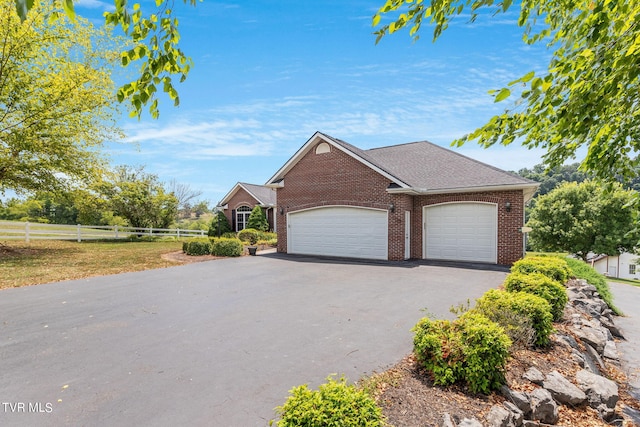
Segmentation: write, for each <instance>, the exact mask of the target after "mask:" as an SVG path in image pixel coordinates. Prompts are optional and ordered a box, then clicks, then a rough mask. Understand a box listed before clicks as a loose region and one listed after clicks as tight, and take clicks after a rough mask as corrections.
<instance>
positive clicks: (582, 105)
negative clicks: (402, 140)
mask: <svg viewBox="0 0 640 427" xmlns="http://www.w3.org/2000/svg"><path fill="white" fill-rule="evenodd" d="M516 5H517V6H516ZM518 6H519V7H520V14H519V19H518V21H517V24H518V26H520V27H522V29H523V39H524V41H525V42H526V43H528V44H533V43H539V42H541V43H546V44H547V46H548V47H549V48H550V49H551V50H552V56H551V60H550V62H549V66H548V68H547V71H546V72H545V73H543V74H542V75H536V73H535V72H533V71H531V72H529V73H527V74H525V75H524V76H522V77H521V78H519V79H517V80H514V81H512V82H510V83H509V84H508V85H507V87H504V88H502V89H499V90H494V91H492V94H493V96H494V97H495V101H496V102H499V101H504V100H506V99H513V98H515V102H514V103H513V105H512V106H510V107H508V108H507V109H506V110H505V112H504V113H503V114H500V115H496V116H494V117H493V118H491V119H490V120H489V122H488V123H487V124H485V125H484V126H482V127H480V128H479V129H477V130H475V131H474V132H472V133H471V134H468V135H465V136H463V137H462V138H460V139H459V140H458V141H455V142H454V143H457V144H458V145H461V144H463V143H465V142H467V141H471V140H477V141H478V143H479V144H480V145H483V146H485V147H489V146H491V145H494V144H503V145H508V144H511V143H512V142H514V141H516V140H517V141H519V142H520V141H521V142H522V144H523V145H524V146H527V147H541V148H544V149H545V150H546V154H545V156H544V160H545V163H546V164H547V165H549V166H551V167H554V166H559V165H561V164H563V163H564V162H565V160H567V159H571V158H574V156H575V154H576V151H577V150H578V149H579V148H581V147H587V148H588V152H587V155H586V158H585V159H584V160H583V162H582V167H583V169H585V170H587V171H591V172H593V173H594V174H595V175H596V176H597V177H599V178H603V179H607V178H610V177H613V176H616V175H618V176H623V177H632V176H635V175H634V174H635V171H634V169H635V166H637V165H638V163H639V159H638V157H637V156H636V155H635V153H637V152H638V151H639V150H640V126H639V117H640V78H639V76H640V24H639V22H640V2H638V1H636V0H616V1H609V0H606V1H592V0H570V1H564V0H523V1H521V2H517V3H515V4H513V3H512V1H511V0H502V1H501V2H494V0H431V1H430V2H427V1H424V0H387V1H386V2H385V4H384V5H383V6H382V7H381V8H380V9H379V11H378V13H376V14H375V15H374V17H373V24H374V26H378V25H379V24H380V20H381V15H382V14H391V16H392V17H393V18H392V19H393V22H391V23H389V24H387V25H382V26H381V27H380V28H379V29H378V30H377V32H376V33H377V35H378V40H380V39H381V38H382V37H384V36H385V35H387V34H390V33H393V32H395V31H397V30H399V29H401V28H404V27H409V28H410V31H409V33H410V35H412V36H414V37H415V38H417V37H418V35H419V31H420V28H421V26H422V24H423V23H424V24H430V25H432V26H433V39H434V41H435V40H436V39H437V38H438V37H439V36H440V35H441V34H442V32H443V31H445V30H446V29H447V28H448V26H449V23H450V22H451V21H452V19H454V18H455V17H457V16H460V15H462V16H470V21H471V22H473V21H474V20H475V19H476V18H477V17H478V16H479V14H480V13H484V12H486V11H487V9H492V11H493V13H494V15H499V14H502V13H505V12H507V11H509V10H510V9H511V8H512V7H518ZM515 88H517V90H514V89H515ZM512 91H513V92H514V94H513V95H512Z"/></svg>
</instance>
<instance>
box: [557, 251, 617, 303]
mask: <svg viewBox="0 0 640 427" xmlns="http://www.w3.org/2000/svg"><path fill="white" fill-rule="evenodd" d="M565 261H566V263H567V264H568V265H569V269H570V270H571V272H572V273H573V274H572V276H573V277H576V278H578V279H584V280H586V281H587V282H588V283H589V284H590V285H593V286H595V287H596V289H597V290H598V293H599V294H600V297H601V298H602V299H603V300H604V302H606V303H607V305H608V306H609V308H610V309H611V310H613V312H614V313H615V314H617V315H621V314H622V312H621V311H620V309H618V307H616V306H615V305H614V304H613V295H612V294H611V290H610V289H609V284H608V283H607V279H605V277H604V276H603V275H602V274H600V273H598V272H597V271H596V270H595V269H594V268H593V267H591V266H590V265H588V264H587V263H585V262H583V261H580V260H579V259H575V258H569V257H567V258H565Z"/></svg>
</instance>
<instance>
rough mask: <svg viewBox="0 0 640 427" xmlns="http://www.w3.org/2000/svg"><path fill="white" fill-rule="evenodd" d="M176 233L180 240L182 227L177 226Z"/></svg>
mask: <svg viewBox="0 0 640 427" xmlns="http://www.w3.org/2000/svg"><path fill="white" fill-rule="evenodd" d="M176 235H177V236H178V240H180V229H179V228H176Z"/></svg>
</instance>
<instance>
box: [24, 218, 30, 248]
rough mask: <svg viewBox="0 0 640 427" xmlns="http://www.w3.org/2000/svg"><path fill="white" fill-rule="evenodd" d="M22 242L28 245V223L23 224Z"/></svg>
mask: <svg viewBox="0 0 640 427" xmlns="http://www.w3.org/2000/svg"><path fill="white" fill-rule="evenodd" d="M24 241H25V242H27V243H29V221H27V222H25V223H24Z"/></svg>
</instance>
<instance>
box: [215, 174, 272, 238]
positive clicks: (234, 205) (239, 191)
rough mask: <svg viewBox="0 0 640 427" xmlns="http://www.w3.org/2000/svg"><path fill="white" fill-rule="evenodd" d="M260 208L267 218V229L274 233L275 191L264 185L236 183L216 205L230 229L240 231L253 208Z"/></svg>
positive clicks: (245, 224)
mask: <svg viewBox="0 0 640 427" xmlns="http://www.w3.org/2000/svg"><path fill="white" fill-rule="evenodd" d="M256 206H260V207H261V208H262V209H263V210H264V212H265V215H266V216H267V221H268V222H269V229H270V230H272V231H276V217H275V215H274V209H275V207H276V191H275V190H274V189H272V188H269V187H266V186H264V185H256V184H248V183H246V182H238V183H237V184H236V185H234V186H233V188H232V189H231V190H230V191H229V192H228V193H227V195H226V196H224V197H223V198H222V200H220V202H219V203H218V208H219V209H222V210H223V212H224V214H225V216H226V217H227V220H229V224H231V229H232V230H234V231H240V230H242V229H244V228H246V226H247V222H248V221H249V215H250V214H251V211H252V210H253V208H254V207H256Z"/></svg>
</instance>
